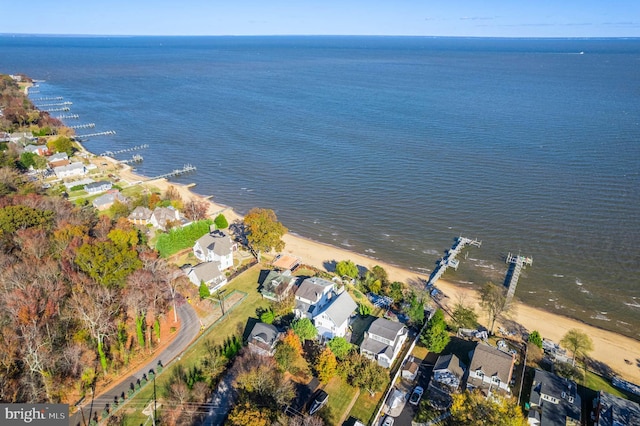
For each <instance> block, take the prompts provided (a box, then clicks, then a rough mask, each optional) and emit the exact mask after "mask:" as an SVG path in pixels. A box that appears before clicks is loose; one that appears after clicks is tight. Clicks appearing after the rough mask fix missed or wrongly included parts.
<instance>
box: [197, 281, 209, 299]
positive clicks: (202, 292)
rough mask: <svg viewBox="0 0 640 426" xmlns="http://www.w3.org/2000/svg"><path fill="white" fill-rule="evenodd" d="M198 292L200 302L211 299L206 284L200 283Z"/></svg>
mask: <svg viewBox="0 0 640 426" xmlns="http://www.w3.org/2000/svg"><path fill="white" fill-rule="evenodd" d="M198 292H199V294H200V300H204V299H207V298H209V297H211V292H210V291H209V286H207V284H206V283H205V282H204V281H200V287H199V288H198Z"/></svg>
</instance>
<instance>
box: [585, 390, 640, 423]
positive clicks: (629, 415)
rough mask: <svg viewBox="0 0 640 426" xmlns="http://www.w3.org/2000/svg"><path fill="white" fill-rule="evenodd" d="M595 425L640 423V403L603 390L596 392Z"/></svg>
mask: <svg viewBox="0 0 640 426" xmlns="http://www.w3.org/2000/svg"><path fill="white" fill-rule="evenodd" d="M596 401H597V403H596V404H594V405H595V406H596V407H595V423H594V424H595V426H632V425H633V426H637V425H640V405H638V404H637V403H635V402H633V401H629V400H628V399H624V398H620V397H617V396H614V395H611V394H610V393H607V392H605V391H600V392H598V398H597V399H596Z"/></svg>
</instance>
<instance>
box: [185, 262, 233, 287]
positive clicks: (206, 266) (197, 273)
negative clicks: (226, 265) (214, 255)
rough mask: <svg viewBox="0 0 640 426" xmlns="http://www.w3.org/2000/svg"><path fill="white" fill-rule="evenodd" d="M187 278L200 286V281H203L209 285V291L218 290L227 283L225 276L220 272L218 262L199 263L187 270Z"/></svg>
mask: <svg viewBox="0 0 640 426" xmlns="http://www.w3.org/2000/svg"><path fill="white" fill-rule="evenodd" d="M186 272H187V277H189V280H190V281H191V282H192V283H193V284H195V285H196V286H198V287H200V283H202V282H204V283H205V284H206V285H207V287H209V291H210V292H214V291H216V290H218V289H219V288H220V287H222V286H223V285H225V284H227V277H226V276H225V274H224V273H223V272H222V270H221V268H220V263H219V262H204V263H200V264H198V265H196V266H194V267H192V268H190V269H188V270H187V271H186Z"/></svg>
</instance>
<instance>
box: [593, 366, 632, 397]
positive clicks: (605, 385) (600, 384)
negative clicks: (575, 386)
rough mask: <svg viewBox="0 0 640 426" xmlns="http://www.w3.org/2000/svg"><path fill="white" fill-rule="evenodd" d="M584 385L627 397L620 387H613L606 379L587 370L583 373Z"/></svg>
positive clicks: (595, 389)
mask: <svg viewBox="0 0 640 426" xmlns="http://www.w3.org/2000/svg"><path fill="white" fill-rule="evenodd" d="M584 386H585V387H587V388H589V389H593V390H594V391H601V390H603V391H605V392H608V393H610V394H611V395H615V396H619V397H620V398H627V396H626V395H625V394H624V393H623V392H622V391H620V389H618V388H614V387H613V386H612V385H611V383H609V381H608V380H607V379H605V378H604V377H602V376H598V375H597V374H595V373H592V372H590V371H587V374H586V375H585V383H584Z"/></svg>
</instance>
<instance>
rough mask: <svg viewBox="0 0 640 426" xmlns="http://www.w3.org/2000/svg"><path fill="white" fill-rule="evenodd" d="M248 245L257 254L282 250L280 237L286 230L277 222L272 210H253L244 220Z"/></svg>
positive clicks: (282, 242) (282, 243) (282, 245)
mask: <svg viewBox="0 0 640 426" xmlns="http://www.w3.org/2000/svg"><path fill="white" fill-rule="evenodd" d="M244 224H245V226H246V231H247V241H248V242H249V245H250V246H251V247H252V248H253V249H254V250H255V251H257V252H258V258H259V257H260V252H263V251H264V252H270V251H271V250H272V249H275V250H276V251H281V250H282V249H283V248H284V241H282V236H283V235H284V234H285V233H286V232H287V228H285V227H284V225H283V224H281V223H280V222H278V218H277V217H276V214H275V212H274V211H273V210H270V209H260V208H253V209H251V210H250V211H249V213H247V215H246V216H245V218H244Z"/></svg>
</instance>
